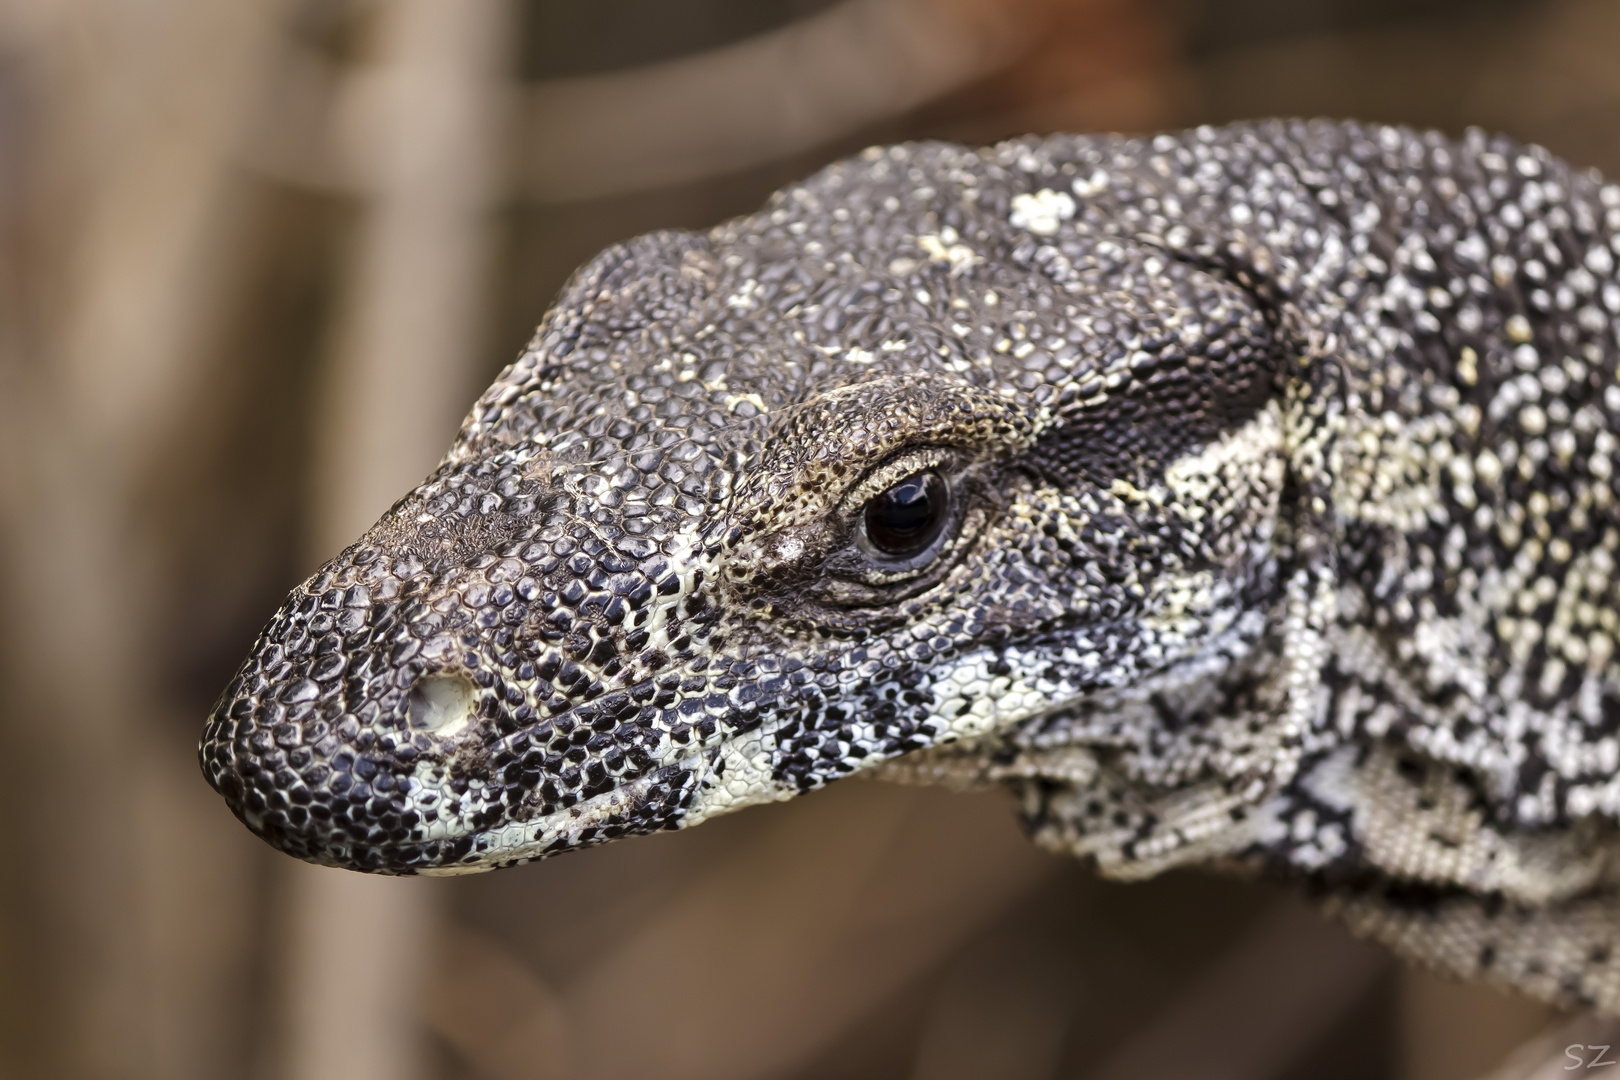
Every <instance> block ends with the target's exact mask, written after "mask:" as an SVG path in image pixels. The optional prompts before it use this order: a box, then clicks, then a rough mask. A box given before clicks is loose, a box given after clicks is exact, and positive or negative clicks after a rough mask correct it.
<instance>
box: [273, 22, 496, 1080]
mask: <svg viewBox="0 0 1620 1080" xmlns="http://www.w3.org/2000/svg"><path fill="white" fill-rule="evenodd" d="M509 8H510V4H509V2H508V0H392V2H390V3H389V4H387V6H386V7H385V8H384V9H383V11H382V13H381V19H382V22H381V25H380V27H379V30H378V33H379V39H378V43H377V45H378V48H377V67H376V68H375V69H373V70H372V71H371V72H370V73H368V74H367V75H365V76H362V77H361V78H362V79H363V83H362V85H363V86H364V87H365V90H364V91H363V92H362V93H361V94H360V95H359V96H358V97H357V98H355V99H354V100H352V101H351V102H350V105H351V108H352V112H351V115H350V116H349V117H347V120H348V123H349V127H348V135H349V137H350V139H351V140H352V141H351V144H350V148H351V152H353V153H354V154H355V155H356V156H357V165H358V166H359V169H358V171H359V173H360V174H361V175H363V176H365V177H367V179H368V181H369V186H370V192H369V198H368V202H367V205H366V207H365V209H364V219H363V222H362V226H361V235H360V241H359V244H358V247H357V251H356V258H355V263H354V266H353V268H352V275H351V282H350V292H349V296H348V297H347V310H346V313H345V316H344V319H343V325H342V326H341V328H340V334H339V341H338V349H337V353H336V356H335V358H334V361H333V366H332V369H331V372H330V382H329V386H328V388H327V393H326V397H325V401H324V402H323V407H322V414H321V420H320V425H319V430H318V434H317V438H318V440H319V442H318V451H317V475H316V476H315V477H314V484H315V491H314V498H315V507H314V515H313V517H314V525H313V535H312V537H311V543H312V546H313V548H314V554H315V556H316V557H317V558H322V559H324V558H326V557H329V556H330V555H332V554H334V553H335V552H336V551H337V550H339V549H340V548H341V547H342V546H343V545H345V544H347V543H349V542H350V541H352V540H353V539H354V538H356V537H357V536H359V535H360V533H361V532H362V531H363V530H364V529H365V528H366V527H367V526H368V525H370V524H371V522H372V521H373V520H375V519H376V518H377V517H378V516H379V515H380V514H381V513H382V512H383V511H384V510H386V509H387V507H388V506H389V505H390V504H391V503H392V502H393V500H394V499H396V498H398V497H399V496H400V495H402V494H403V493H404V492H406V491H407V490H409V489H410V488H411V487H412V486H413V485H415V484H416V483H418V482H419V481H420V480H421V479H422V478H423V477H424V476H425V475H426V474H427V473H428V472H429V471H430V470H431V468H432V466H433V464H434V462H435V461H436V460H437V459H438V458H439V456H440V455H441V454H442V453H443V451H444V450H445V448H446V447H447V446H448V445H449V443H450V440H451V438H452V437H453V435H454V433H455V429H456V426H457V424H458V422H459V421H460V419H461V417H462V415H463V414H464V413H465V411H466V409H467V407H468V405H469V403H470V402H471V400H472V397H473V395H474V394H475V393H476V391H477V389H478V388H477V387H476V386H475V385H473V382H474V379H473V363H472V362H473V361H474V359H475V358H476V357H477V356H478V355H479V350H478V348H477V340H476V339H477V336H478V333H477V331H478V328H479V326H480V323H481V321H482V320H481V315H482V303H483V298H484V297H485V296H486V295H487V284H488V283H487V276H488V272H489V261H490V255H491V245H490V238H489V235H488V233H489V222H488V221H487V218H488V216H489V212H490V209H491V203H492V201H493V197H494V196H493V193H494V190H495V182H496V172H497V168H498V164H499V162H498V158H497V148H498V145H499V134H500V131H499V129H500V123H499V110H498V107H497V106H498V100H499V99H498V83H497V80H498V79H500V78H501V77H503V76H504V75H505V74H506V72H505V66H506V65H505V64H504V63H503V60H504V57H503V55H502V54H503V48H504V46H505V45H506V42H507V38H508V35H507V33H506V22H507V18H508V16H509ZM286 872H287V874H288V877H289V879H290V883H289V884H290V888H289V893H288V895H289V897H290V902H291V905H292V908H293V911H292V918H291V920H290V921H291V923H292V926H293V928H294V932H293V934H292V937H291V947H292V954H291V956H290V957H289V961H290V971H289V978H288V980H287V983H286V993H287V1001H286V1008H285V1014H286V1015H287V1016H288V1018H289V1021H290V1026H291V1031H290V1041H289V1044H288V1051H289V1056H288V1061H287V1069H288V1075H289V1076H290V1077H295V1078H300V1080H303V1078H308V1080H320V1078H324V1077H332V1076H342V1077H345V1078H346V1080H369V1078H371V1077H376V1078H379V1080H381V1078H385V1077H386V1078H391V1080H401V1078H408V1077H413V1076H421V1075H423V1064H422V1056H421V1049H422V1048H421V1046H420V1045H419V1044H418V1041H417V1028H416V1025H415V1014H416V1011H417V1008H418V1006H419V1004H420V1003H421V1001H422V1000H423V998H424V996H425V986H424V984H425V981H426V980H427V979H428V978H429V977H430V973H429V971H428V964H429V962H430V955H431V946H432V937H433V932H434V928H433V920H434V913H433V907H434V902H433V896H434V893H433V891H432V885H431V883H429V882H426V881H421V880H397V879H383V878H371V877H365V876H362V875H358V874H349V873H343V872H339V871H335V870H323V869H315V868H311V867H302V866H296V865H294V864H291V863H289V864H287V867H286Z"/></svg>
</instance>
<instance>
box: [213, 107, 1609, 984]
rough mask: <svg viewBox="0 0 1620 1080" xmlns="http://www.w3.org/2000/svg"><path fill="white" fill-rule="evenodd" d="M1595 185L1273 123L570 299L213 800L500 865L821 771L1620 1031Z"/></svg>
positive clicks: (323, 628) (822, 196)
mask: <svg viewBox="0 0 1620 1080" xmlns="http://www.w3.org/2000/svg"><path fill="white" fill-rule="evenodd" d="M1617 252H1620V187H1616V186H1614V185H1608V184H1606V183H1605V182H1604V181H1603V179H1602V178H1601V177H1600V176H1598V175H1597V174H1595V173H1593V172H1590V171H1580V170H1577V169H1575V168H1572V167H1571V166H1569V165H1567V164H1565V163H1564V162H1562V161H1560V160H1558V159H1557V158H1555V157H1554V156H1552V155H1551V154H1549V153H1548V152H1546V151H1545V150H1543V149H1541V148H1538V147H1535V146H1529V145H1522V144H1519V143H1516V142H1513V141H1511V140H1509V139H1506V138H1503V137H1497V136H1491V135H1487V134H1485V133H1482V132H1479V131H1471V132H1469V133H1468V134H1467V135H1466V136H1465V137H1464V138H1463V139H1461V140H1460V141H1453V140H1450V139H1448V138H1446V137H1443V136H1441V135H1439V134H1435V133H1426V132H1418V131H1412V130H1407V129H1403V128H1398V127H1384V126H1372V125H1358V124H1354V123H1336V122H1326V121H1268V122H1259V123H1245V124H1238V125H1234V126H1230V127H1224V128H1210V127H1203V128H1198V129H1196V130H1192V131H1186V132H1182V133H1179V134H1163V135H1157V136H1151V137H1120V136H1074V135H1057V136H1051V137H1044V138H1037V137H1029V138H1021V139H1015V140H1012V141H1009V142H1005V143H1002V144H1000V145H998V146H994V147H990V148H985V149H974V148H967V147H962V146H956V145H949V144H944V143H915V144H907V145H899V146H889V147H876V148H873V149H870V150H867V151H866V152H864V153H862V154H859V155H858V156H855V157H852V158H850V159H848V160H844V161H840V162H837V163H836V164H833V165H830V166H828V167H827V168H825V169H823V170H822V171H821V172H819V173H817V174H816V175H815V176H813V177H811V178H809V179H808V180H806V181H804V182H803V183H799V184H795V185H793V186H791V187H788V188H786V189H785V190H782V191H780V192H778V193H776V194H775V195H773V196H772V197H771V199H770V200H769V202H768V203H767V204H766V205H765V207H764V208H763V209H762V210H760V211H759V212H758V213H756V214H753V215H751V216H747V217H743V218H739V219H737V220H733V221H729V222H726V223H725V224H722V225H719V226H718V227H716V228H714V229H713V230H711V231H709V232H706V233H695V232H660V233H655V234H652V235H649V236H644V237H641V238H639V239H636V240H632V241H630V242H628V243H624V244H619V245H617V246H614V247H612V248H610V249H608V250H607V251H605V252H603V253H602V254H601V255H599V256H597V257H596V258H595V259H594V260H593V261H591V262H590V263H589V264H588V265H586V266H585V267H584V268H582V269H581V270H580V271H579V272H578V273H577V274H576V275H575V276H574V278H573V279H572V281H571V282H570V283H569V284H568V285H567V287H566V288H565V289H564V290H563V291H562V293H561V294H560V296H559V298H558V300H557V302H556V303H555V305H554V306H553V307H552V308H551V310H550V311H549V313H548V314H547V315H546V316H545V319H544V322H543V323H542V324H541V326H540V328H539V330H538V331H537V332H536V334H535V336H534V338H533V340H532V342H531V343H530V344H529V346H528V348H527V349H526V350H525V351H524V352H523V354H522V355H521V357H519V359H518V360H517V362H516V363H514V364H512V365H511V366H510V367H508V368H507V369H506V370H505V371H504V372H502V373H501V375H500V376H499V378H498V379H497V380H496V381H495V383H494V385H493V386H491V387H490V388H489V390H488V391H487V392H485V393H484V395H483V396H482V397H481V398H480V399H479V400H478V402H477V404H476V405H475V406H474V407H473V409H472V412H471V414H470V415H469V416H468V418H467V419H466V421H465V423H464V425H463V426H462V428H461V431H460V434H459V436H458V437H457V439H456V441H455V443H454V445H453V446H452V447H451V449H450V451H449V453H448V455H447V456H446V457H445V458H444V460H443V462H442V463H441V464H440V465H439V467H438V469H437V470H436V471H435V472H434V473H433V474H432V476H430V477H429V478H428V479H427V480H426V481H425V482H424V483H423V484H422V485H421V486H420V487H418V488H417V489H416V490H415V491H413V492H411V493H410V494H408V495H406V496H405V497H404V498H403V499H401V500H400V501H399V502H398V503H397V504H395V506H394V507H393V508H392V509H390V510H389V511H388V513H387V514H386V515H384V517H383V518H382V519H381V520H380V521H379V522H378V523H377V524H376V525H375V526H374V527H372V528H371V529H370V530H369V531H368V532H367V533H366V534H365V535H364V536H363V537H361V538H360V539H359V540H358V541H357V542H356V543H355V544H353V545H352V546H350V547H349V548H347V549H346V550H344V551H343V552H342V553H341V554H340V555H338V556H337V557H336V558H334V559H333V560H332V561H331V562H329V563H328V564H326V565H325V566H324V567H323V568H322V569H321V570H320V571H319V572H318V573H316V574H315V575H314V576H313V577H312V578H310V579H309V580H308V581H306V582H305V583H303V584H302V585H300V586H298V588H297V589H295V590H294V591H293V593H292V595H291V596H290V597H289V598H288V599H287V601H286V602H285V604H284V605H283V606H282V608H281V609H280V610H279V611H278V612H277V613H276V614H275V616H274V617H273V618H272V619H271V621H270V623H269V625H268V626H266V627H265V629H264V631H263V632H262V634H261V635H260V637H259V638H258V640H257V642H256V643H255V644H254V645H253V647H252V652H251V655H250V657H249V658H248V660H247V661H246V662H245V663H244V664H243V666H242V668H241V669H240V671H239V672H238V674H237V675H236V677H235V678H234V680H233V681H232V682H231V684H230V686H229V687H228V688H227V689H226V691H225V692H224V694H223V696H222V698H221V699H220V701H219V703H218V705H217V707H216V708H215V710H214V712H213V714H212V716H211V717H210V719H209V720H208V723H207V728H206V731H205V733H204V735H203V739H202V744H201V748H200V757H201V763H202V768H203V771H204V773H205V774H206V776H207V778H208V780H209V782H210V783H212V784H213V785H214V787H215V788H217V789H218V790H219V792H220V793H221V794H222V795H223V796H224V797H225V799H226V800H227V802H228V803H229V804H230V807H231V809H232V810H233V811H235V813H236V814H237V816H238V817H240V818H241V819H242V821H244V822H245V823H246V824H247V825H248V826H249V828H251V829H252V830H253V831H254V832H256V833H257V834H259V835H260V836H262V837H263V838H264V839H266V840H267V841H269V842H270V843H271V844H273V845H275V846H276V847H278V848H280V849H281V850H283V851H285V852H288V853H290V854H292V855H295V856H298V857H300V858H303V859H308V860H311V861H314V862H319V863H324V864H328V865H332V866H343V867H349V868H352V869H357V870H367V871H376V872H382V873H395V874H412V873H421V874H455V873H466V872H470V871H479V870H487V869H491V868H495V867H503V866H510V865H513V864H516V863H522V862H526V861H529V860H533V859H537V858H540V857H542V856H545V855H550V854H554V853H557V852H561V851H566V850H569V849H572V848H577V847H581V846H584V845H588V844H595V843H600V842H602V841H605V840H610V839H614V838H617V837H621V836H626V835H630V834H635V833H645V832H649V831H652V830H658V829H674V828H682V827H685V826H688V825H693V824H696V823H697V822H700V821H703V820H704V819H706V818H709V817H711V816H713V815H715V814H719V813H723V812H726V811H730V810H735V809H737V808H739V807H743V806H747V805H750V804H753V803H760V802H768V801H771V800H777V799H786V798H790V797H792V796H794V795H797V794H800V793H802V792H807V791H811V790H813V789H815V788H818V787H821V786H822V785H824V784H826V783H828V782H830V781H832V780H836V779H839V778H841V777H844V776H849V775H852V774H856V773H862V772H865V773H868V774H870V775H876V776H882V777H888V778H890V779H899V780H910V781H915V782H928V783H943V784H949V785H955V786H960V787H976V786H986V785H991V786H1000V787H1003V788H1005V789H1007V790H1008V791H1009V792H1010V793H1011V795H1012V798H1013V800H1014V801H1015V803H1016V805H1017V807H1018V810H1019V812H1020V813H1021V815H1022V818H1023V821H1024V822H1025V823H1026V825H1027V828H1028V830H1029V832H1030V834H1031V835H1032V836H1033V837H1034V838H1035V839H1036V840H1037V841H1038V842H1040V843H1041V844H1044V845H1046V846H1048V847H1051V848H1053V849H1056V850H1059V851H1064V852H1070V853H1073V854H1075V855H1078V856H1082V857H1084V858H1086V859H1088V860H1091V861H1092V862H1094V863H1095V865H1096V866H1097V868H1098V869H1099V870H1100V871H1101V872H1102V873H1103V874H1106V875H1109V876H1110V877H1114V878H1122V879H1131V878H1143V877H1147V876H1150V875H1153V874H1157V873H1160V872H1161V871H1164V870H1166V869H1168V868H1170V867H1176V866H1182V865H1188V864H1201V865H1207V866H1211V867H1215V868H1221V869H1225V870H1235V871H1238V872H1242V873H1250V874H1263V875H1274V876H1281V877H1285V878H1290V879H1296V880H1298V881H1300V882H1302V883H1303V884H1304V885H1305V887H1306V888H1308V889H1309V890H1310V891H1311V892H1312V893H1313V895H1316V896H1318V897H1320V898H1321V899H1322V900H1323V902H1324V903H1325V904H1326V905H1327V906H1328V907H1329V908H1330V909H1332V910H1334V911H1336V912H1337V913H1338V914H1339V915H1340V916H1342V917H1343V918H1345V919H1347V920H1348V921H1349V923H1350V924H1351V925H1352V926H1353V927H1354V928H1356V929H1358V930H1359V931H1361V932H1363V933H1365V934H1370V935H1372V936H1374V937H1376V938H1378V939H1381V940H1383V941H1385V942H1387V943H1388V944H1390V945H1391V946H1393V948H1394V949H1396V950H1397V951H1398V952H1399V953H1401V954H1403V955H1405V956H1406V957H1408V958H1411V959H1414V960H1417V961H1420V962H1424V963H1427V964H1430V965H1432V966H1435V967H1438V968H1440V969H1442V970H1445V971H1449V972H1452V973H1454V974H1457V975H1460V976H1463V977H1477V978H1484V979H1489V980H1494V981H1497V982H1499V983H1503V984H1508V985H1512V986H1516V987H1518V988H1520V989H1522V990H1525V991H1527V992H1529V993H1531V994H1533V995H1536V996H1539V997H1541V998H1544V999H1547V1000H1550V1001H1554V1002H1558V1003H1562V1004H1566V1005H1585V1006H1593V1007H1596V1008H1599V1009H1601V1010H1604V1011H1608V1012H1616V1011H1620V955H1617V953H1616V950H1615V942H1616V937H1617V932H1620V914H1617V912H1620V908H1617V903H1616V888H1617V879H1620V869H1617V863H1616V853H1617V851H1620V847H1617V843H1620V841H1617V837H1616V828H1615V825H1616V821H1617V820H1620V666H1617V660H1616V657H1615V639H1616V636H1617V634H1620V627H1617V625H1616V624H1617V621H1620V613H1617V593H1616V588H1615V583H1614V574H1613V570H1614V563H1615V558H1616V550H1617V548H1620V511H1617V509H1616V504H1615V493H1616V480H1615V452H1616V448H1617V446H1620V443H1617V440H1616V432H1617V431H1620V419H1617V418H1620V384H1617V381H1616V374H1617V373H1616V358H1617V334H1620V314H1617V313H1620V280H1617V276H1616V253H1617Z"/></svg>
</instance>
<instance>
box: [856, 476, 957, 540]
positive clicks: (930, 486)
mask: <svg viewBox="0 0 1620 1080" xmlns="http://www.w3.org/2000/svg"><path fill="white" fill-rule="evenodd" d="M950 501H951V493H950V488H949V486H948V485H947V484H946V483H945V478H944V477H942V476H940V474H939V473H937V472H934V471H932V470H929V471H926V472H919V473H913V474H912V475H910V476H908V477H906V478H905V479H904V480H901V481H900V482H899V483H897V484H895V485H894V486H892V487H890V488H889V489H888V490H887V491H884V492H882V493H881V494H879V495H876V496H873V497H872V498H871V499H870V500H869V501H868V502H867V504H866V509H865V511H864V512H863V513H862V515H861V531H862V534H863V537H862V538H863V539H864V540H865V543H866V546H867V547H868V548H870V550H871V551H872V552H873V553H874V554H877V555H881V556H884V557H886V558H890V559H913V558H916V557H917V556H918V555H921V554H922V553H923V552H924V551H926V550H927V549H928V546H929V545H930V544H932V543H933V542H934V541H935V540H936V539H938V537H939V534H940V530H941V529H942V528H944V525H945V521H946V519H947V518H949V517H950Z"/></svg>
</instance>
